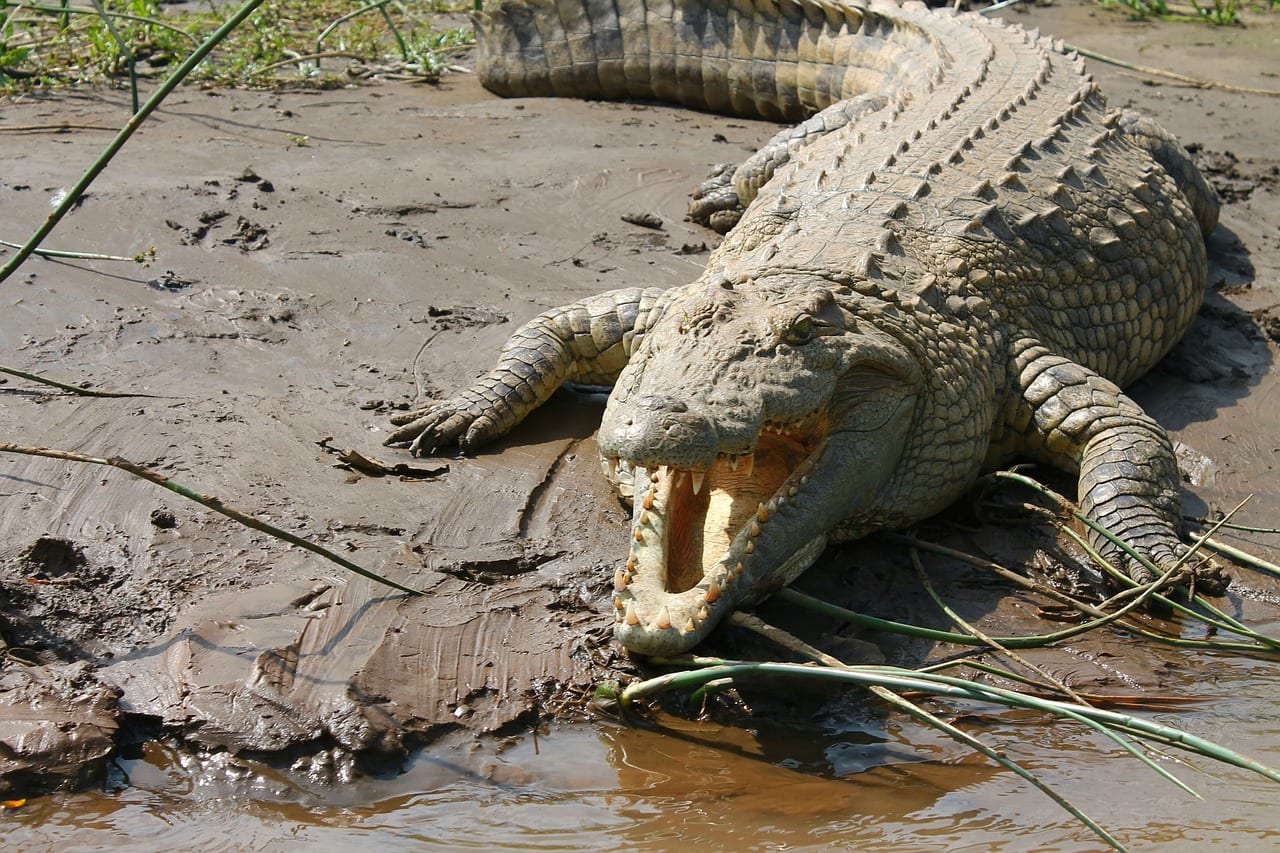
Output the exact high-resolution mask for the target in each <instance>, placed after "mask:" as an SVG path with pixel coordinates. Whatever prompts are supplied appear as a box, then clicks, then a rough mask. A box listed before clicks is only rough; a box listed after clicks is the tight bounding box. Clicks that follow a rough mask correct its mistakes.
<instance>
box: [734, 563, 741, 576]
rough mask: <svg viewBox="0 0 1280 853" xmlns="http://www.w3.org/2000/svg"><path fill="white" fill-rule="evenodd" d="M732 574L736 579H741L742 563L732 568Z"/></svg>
mask: <svg viewBox="0 0 1280 853" xmlns="http://www.w3.org/2000/svg"><path fill="white" fill-rule="evenodd" d="M733 573H734V574H735V575H737V576H738V577H742V563H738V565H736V566H734V567H733Z"/></svg>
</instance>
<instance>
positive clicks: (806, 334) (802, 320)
mask: <svg viewBox="0 0 1280 853" xmlns="http://www.w3.org/2000/svg"><path fill="white" fill-rule="evenodd" d="M812 338H813V321H812V320H810V319H809V318H808V317H798V318H796V320H795V321H794V322H793V323H792V324H791V328H789V329H787V333H786V334H785V335H784V336H783V339H784V340H785V341H786V342H787V343H789V344H794V345H796V346H799V345H800V344H807V343H809V341H810V339H812Z"/></svg>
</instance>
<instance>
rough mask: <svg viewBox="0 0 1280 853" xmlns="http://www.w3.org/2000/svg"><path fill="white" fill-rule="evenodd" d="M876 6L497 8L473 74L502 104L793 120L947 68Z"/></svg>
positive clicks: (653, 2) (917, 32)
mask: <svg viewBox="0 0 1280 853" xmlns="http://www.w3.org/2000/svg"><path fill="white" fill-rule="evenodd" d="M876 8H878V7H871V6H859V5H853V4H850V3H843V2H838V1H837V0H499V2H496V3H494V4H492V6H490V7H488V8H486V9H485V10H484V11H481V12H477V13H476V14H475V15H474V17H473V20H474V23H475V26H476V34H477V43H478V48H477V71H478V73H479V76H480V81H481V83H482V84H483V85H484V86H485V87H486V88H487V89H489V90H491V91H493V92H495V93H496V94H499V95H502V96H505V97H547V96H554V97H575V98H598V99H605V100H626V99H636V100H656V101H666V102H670V103H676V104H681V105H683V106H687V107H692V108H694V109H702V110H709V111H712V112H721V113H729V114H732V115H737V116H742V117H756V118H765V119H770V120H774V121H785V122H796V121H799V120H801V119H803V118H805V117H807V116H809V115H812V114H813V113H814V112H817V111H818V110H821V109H823V108H825V107H827V106H829V105H831V104H833V103H835V102H837V101H840V100H844V99H845V98H848V97H852V96H854V95H858V94H862V93H865V92H887V91H893V90H895V89H898V88H900V87H901V86H902V85H903V84H904V83H905V82H907V80H908V79H912V80H914V79H920V78H930V77H936V76H940V74H941V69H940V68H935V66H942V65H945V64H946V63H947V62H948V61H949V59H948V57H947V56H946V53H945V51H940V50H939V49H938V47H939V46H938V44H937V42H936V40H935V39H933V38H932V37H931V36H930V35H929V34H928V33H926V32H924V31H923V30H921V29H919V28H918V27H916V26H914V25H912V24H910V23H908V22H907V21H906V20H905V19H904V18H903V17H902V16H901V13H900V11H899V10H898V8H897V7H896V6H895V7H892V10H893V12H894V14H893V15H882V14H880V13H879V12H878V11H876ZM886 8H888V7H886ZM891 33H896V34H897V36H899V37H898V38H895V39H888V38H887V36H888V35H889V34H891ZM890 45H891V46H890ZM889 54H891V55H889Z"/></svg>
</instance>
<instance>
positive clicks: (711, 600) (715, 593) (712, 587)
mask: <svg viewBox="0 0 1280 853" xmlns="http://www.w3.org/2000/svg"><path fill="white" fill-rule="evenodd" d="M705 597H706V601H707V604H715V601H716V599H717V598H719V597H720V582H719V581H717V580H715V579H712V581H711V583H709V584H707V594H706V596H705Z"/></svg>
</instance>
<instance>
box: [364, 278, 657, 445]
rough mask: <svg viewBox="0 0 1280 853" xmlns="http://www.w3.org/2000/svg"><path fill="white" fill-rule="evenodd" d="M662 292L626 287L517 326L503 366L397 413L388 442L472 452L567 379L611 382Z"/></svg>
mask: <svg viewBox="0 0 1280 853" xmlns="http://www.w3.org/2000/svg"><path fill="white" fill-rule="evenodd" d="M663 292H664V291H663V290H662V289H661V288H657V287H647V288H640V287H629V288H624V289H622V290H612V291H609V292H607V293H601V294H598V295H596V296H591V297H588V298H587V299H583V300H581V301H579V302H574V303H572V304H570V305H566V306H563V307H560V308H553V309H551V310H550V311H544V312H543V313H541V314H539V315H538V316H537V317H534V318H533V319H532V320H530V321H529V322H528V323H526V324H524V325H523V326H521V327H520V328H519V329H517V330H516V333H515V334H514V335H512V336H511V339H510V340H508V341H507V343H506V345H504V346H503V348H502V352H501V353H500V354H499V356H498V364H497V365H496V366H495V367H494V368H493V369H492V370H490V371H489V372H488V373H487V374H485V375H484V376H483V377H481V378H480V379H479V380H477V381H476V382H475V383H474V384H473V385H471V387H469V388H467V389H465V390H463V391H461V392H460V393H458V394H456V395H455V396H453V397H452V398H450V399H448V400H441V401H437V402H434V403H429V404H428V405H426V406H423V407H421V408H419V409H416V410H415V411H412V412H406V413H404V414H402V415H397V416H395V417H393V418H392V419H391V423H392V424H394V425H396V426H399V427H400V428H399V429H397V430H396V431H395V432H393V433H392V434H391V437H390V438H388V439H387V440H386V442H385V443H386V444H401V443H404V442H409V443H410V444H409V449H410V450H411V451H412V452H413V453H415V454H428V453H431V452H433V451H435V450H437V449H439V448H441V447H444V446H447V445H450V444H456V445H457V446H458V447H459V448H460V449H462V450H464V451H467V450H471V449H473V448H476V447H479V446H480V445H483V444H486V443H488V442H490V441H493V440H494V439H495V438H498V437H499V436H501V435H504V434H505V433H507V432H509V431H510V430H511V429H512V427H514V426H515V425H516V424H518V423H519V422H520V421H522V420H524V418H525V417H526V416H527V415H528V414H529V413H530V412H532V411H533V410H534V409H536V408H537V407H538V406H540V405H541V404H542V403H544V402H546V400H547V399H548V398H549V397H550V396H551V395H552V394H553V393H554V392H555V390H556V389H557V388H559V387H560V386H561V385H563V384H564V383H565V382H579V383H582V384H585V385H612V384H613V382H614V381H615V380H616V379H617V377H618V373H619V372H620V371H621V370H622V368H623V367H624V366H626V363H627V359H628V358H630V356H631V353H632V352H633V351H634V349H635V347H636V345H637V344H638V343H639V341H640V338H641V337H642V336H643V334H644V330H645V329H646V328H648V326H649V325H650V324H652V322H653V320H654V319H655V318H656V312H655V310H654V309H655V306H656V305H657V303H658V300H659V297H661V295H662V294H663Z"/></svg>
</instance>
